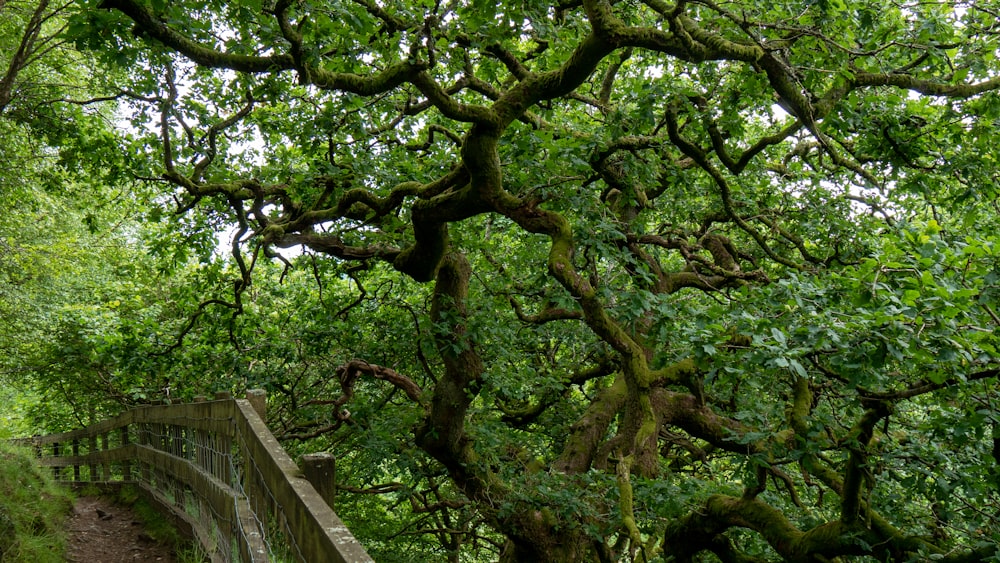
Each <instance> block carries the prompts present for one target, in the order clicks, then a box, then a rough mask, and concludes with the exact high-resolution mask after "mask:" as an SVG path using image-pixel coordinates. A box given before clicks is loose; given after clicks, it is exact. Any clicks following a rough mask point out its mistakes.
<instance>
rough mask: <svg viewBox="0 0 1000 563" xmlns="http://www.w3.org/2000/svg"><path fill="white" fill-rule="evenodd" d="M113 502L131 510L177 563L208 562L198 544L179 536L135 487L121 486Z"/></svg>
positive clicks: (147, 531)
mask: <svg viewBox="0 0 1000 563" xmlns="http://www.w3.org/2000/svg"><path fill="white" fill-rule="evenodd" d="M114 500H115V502H116V503H118V504H122V505H125V506H128V507H129V508H131V509H132V511H133V512H135V515H136V517H137V518H138V519H139V521H141V522H142V525H143V528H144V529H145V530H146V533H147V534H149V536H150V537H151V538H153V539H154V540H156V541H157V542H159V543H160V544H163V545H166V546H169V547H170V549H172V550H173V552H174V555H175V556H176V557H177V561H178V563H203V562H205V561H207V560H208V559H207V558H206V557H205V555H204V553H203V551H202V549H201V547H200V546H199V545H198V543H197V542H196V541H194V540H192V539H190V538H187V537H185V536H184V535H183V534H181V533H180V532H179V531H178V530H177V528H176V527H174V525H173V524H172V523H171V522H170V519H169V518H167V517H165V516H163V514H161V513H160V512H159V511H158V510H156V508H154V507H153V505H151V504H150V503H148V502H146V500H145V499H143V498H142V496H141V495H140V494H139V491H138V489H136V488H135V487H132V486H123V487H122V488H121V489H119V490H118V494H117V496H116V497H115V499H114Z"/></svg>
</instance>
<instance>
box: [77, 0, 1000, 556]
mask: <svg viewBox="0 0 1000 563" xmlns="http://www.w3.org/2000/svg"><path fill="white" fill-rule="evenodd" d="M83 7H84V9H83V10H82V11H81V13H80V15H79V16H77V17H75V18H74V19H73V20H72V22H71V26H70V30H69V32H70V33H71V34H72V35H73V37H75V38H76V41H77V44H78V45H79V46H81V47H85V48H90V49H93V50H95V51H96V52H97V53H99V56H102V57H104V60H105V61H107V62H109V63H112V64H118V65H122V66H121V68H122V69H123V70H122V72H127V73H128V74H129V79H128V81H127V82H125V83H123V84H122V85H121V88H120V92H119V94H122V95H124V96H126V97H127V98H128V99H129V100H131V102H130V103H131V104H132V107H133V108H134V119H135V125H136V127H137V128H141V130H144V131H148V132H149V139H148V146H149V147H150V148H151V149H153V148H155V150H156V152H157V154H158V156H157V158H158V167H159V181H160V183H161V185H162V186H163V193H164V194H166V195H169V196H170V197H171V198H172V199H173V202H174V203H175V207H176V212H177V213H178V214H180V216H182V217H189V218H191V219H190V220H189V221H188V224H187V226H186V227H185V231H184V232H185V233H186V234H190V235H191V236H196V234H197V233H201V234H200V235H199V236H201V237H205V236H206V235H205V234H204V233H205V232H208V231H206V229H211V228H213V227H214V228H215V229H217V230H220V231H221V230H225V229H226V228H227V225H235V234H234V235H233V236H232V254H233V259H234V264H235V265H234V268H235V270H234V271H235V277H234V279H233V281H232V285H231V286H230V289H228V290H227V292H226V293H221V292H219V293H216V294H215V295H211V296H207V297H208V300H206V301H205V302H204V303H203V304H202V305H203V306H202V307H200V308H199V309H198V313H197V315H198V316H201V315H204V314H206V313H205V311H208V310H213V311H214V310H218V311H223V312H225V313H227V314H228V313H237V314H238V313H240V312H244V311H247V310H248V308H249V304H250V303H254V304H255V305H256V304H261V305H264V304H266V303H267V302H268V298H267V296H266V295H264V294H259V295H260V297H259V299H258V298H254V299H251V297H252V296H253V295H254V294H253V289H252V287H253V286H252V285H251V283H252V282H253V280H254V279H255V278H254V272H255V270H259V269H261V268H264V267H265V266H262V264H264V263H266V262H267V261H268V260H272V261H278V262H279V263H281V262H284V263H286V264H287V265H288V266H289V267H297V268H303V269H304V271H305V272H306V275H311V276H312V277H313V278H314V279H315V280H316V281H317V282H319V283H320V286H321V287H323V286H324V284H325V287H326V288H327V293H326V299H327V301H325V302H324V301H315V302H314V303H315V304H314V306H313V307H314V309H313V310H312V311H311V312H310V311H296V312H295V313H288V314H285V312H286V311H287V309H283V308H275V309H274V310H273V312H275V313H277V315H276V316H275V317H274V319H275V320H274V322H275V323H278V322H279V320H280V322H282V324H281V326H282V327H283V329H282V330H283V331H284V332H283V333H282V334H283V335H286V336H287V335H289V334H293V335H294V334H298V335H301V336H303V340H296V339H295V338H293V337H291V336H290V337H289V338H288V340H282V341H281V342H284V343H287V344H293V343H295V342H299V343H302V342H310V343H318V344H317V347H316V348H315V349H314V350H312V351H311V352H310V351H307V350H305V349H304V348H299V349H297V351H296V349H295V348H294V346H293V347H292V348H291V350H293V353H290V354H289V355H288V356H286V358H291V359H292V360H290V361H294V362H296V363H297V365H299V366H302V365H303V364H302V360H303V359H304V358H316V357H319V358H323V357H324V356H323V354H331V355H337V354H343V353H344V352H358V351H361V352H364V353H365V354H367V356H364V355H358V356H357V357H355V358H351V357H344V358H342V359H341V361H340V362H339V363H340V367H339V368H338V369H337V370H336V377H337V380H338V383H339V391H337V392H336V393H337V394H338V395H339V396H338V395H331V396H327V397H325V398H324V397H322V396H315V395H310V394H309V392H308V391H306V390H305V389H302V388H298V390H296V387H295V385H294V384H293V383H294V381H295V380H294V377H295V376H294V375H290V373H289V372H288V371H287V368H289V367H291V364H289V363H285V364H281V363H279V364H277V365H276V366H271V368H270V369H271V373H272V375H273V376H274V378H273V379H272V380H271V384H272V385H273V386H274V388H276V389H279V390H282V391H283V394H284V396H285V398H287V399H288V400H289V401H290V404H291V405H292V406H293V407H294V406H295V405H296V404H297V403H296V401H299V404H303V409H304V410H303V412H302V413H300V412H298V410H295V409H293V410H290V411H289V412H288V413H287V419H286V420H287V421H288V424H289V429H288V432H287V436H286V437H287V438H289V439H293V438H295V437H298V438H300V439H305V438H307V437H311V438H316V437H325V438H326V439H327V440H329V442H328V443H329V444H331V447H336V446H339V447H342V448H344V449H343V450H342V453H343V455H344V457H345V458H346V459H348V460H351V459H359V458H360V459H365V460H374V461H375V464H374V465H371V464H369V465H367V468H362V467H361V463H358V464H357V465H352V464H351V463H350V461H349V463H348V464H347V466H348V468H349V469H350V468H352V467H353V472H351V471H348V474H347V480H348V481H349V480H350V479H357V480H358V481H359V482H364V486H357V487H353V486H350V485H344V486H343V488H344V489H345V490H349V491H353V492H356V493H376V494H378V493H384V494H389V495H395V496H396V497H397V498H399V499H400V500H401V501H402V502H405V501H406V500H409V501H411V503H412V505H411V506H412V511H411V515H412V516H413V517H414V518H424V519H423V520H420V522H421V524H420V525H414V527H412V528H406V530H407V533H409V532H411V531H423V532H426V533H427V534H429V535H430V536H431V537H436V538H438V542H439V545H440V546H441V549H443V550H444V551H446V552H447V553H448V557H449V558H450V559H451V560H455V561H457V560H460V559H461V557H462V556H463V555H462V554H469V555H468V556H470V557H499V558H500V559H501V560H505V561H583V560H600V561H614V560H643V561H651V560H654V559H657V558H661V559H664V560H672V561H694V560H702V559H704V558H705V557H707V554H714V556H715V557H716V558H718V559H719V560H722V561H763V560H772V559H775V558H780V559H783V560H786V561H830V560H837V559H838V558H840V559H841V560H843V559H847V558H862V559H863V558H869V559H870V560H879V561H884V560H893V561H906V560H916V559H925V558H928V557H932V558H935V559H940V560H944V561H978V560H984V559H987V558H991V557H992V558H997V557H998V556H1000V555H998V547H997V545H998V540H1000V528H998V527H997V524H996V522H995V519H994V518H992V517H991V515H993V514H995V513H996V509H997V507H998V505H1000V497H998V490H997V486H996V482H997V476H998V469H997V466H998V464H1000V445H998V444H1000V442H998V440H1000V438H998V436H1000V422H998V419H1000V413H998V410H997V406H996V401H997V399H998V398H997V392H996V381H997V375H998V355H997V352H996V345H997V342H996V340H997V338H996V330H997V326H998V325H1000V318H998V317H997V312H996V303H997V300H996V296H997V287H998V284H997V282H998V278H1000V274H998V270H997V256H998V252H1000V248H998V246H997V245H998V241H997V237H996V235H992V234H990V233H994V232H996V228H997V223H998V211H1000V210H998V209H997V207H996V203H995V201H996V196H997V193H996V189H995V186H996V184H997V179H998V178H997V169H996V163H997V158H998V152H997V147H996V146H995V143H992V142H991V140H992V139H991V135H992V131H994V130H995V127H996V125H997V120H998V119H1000V97H998V94H997V88H998V87H1000V77H998V62H997V59H996V54H997V43H996V42H997V37H998V34H997V20H998V18H997V14H998V13H1000V5H998V4H996V3H994V2H988V1H983V2H979V1H976V2H962V3H954V2H929V3H926V2H922V3H909V4H899V3H895V4H886V3H873V2H857V3H845V2H841V1H839V0H830V1H820V2H811V1H810V2H789V3H784V4H773V3H763V4H762V3H754V2H730V3H723V4H717V3H713V2H708V1H700V2H683V1H682V2H678V3H676V4H667V3H665V2H660V1H658V0H647V1H643V2H634V1H630V2H615V3H612V2H608V1H606V0H582V1H580V2H576V1H573V0H569V1H565V2H560V3H557V4H555V5H548V4H539V3H534V2H498V3H485V2H476V1H473V2H471V3H470V2H434V3H431V2H418V3H400V2H382V3H379V2H370V1H367V0H355V1H352V2H347V1H344V2H334V3H326V2H322V3H321V2H311V1H306V0H303V1H300V2H290V1H287V0H277V1H276V2H274V3H271V2H267V3H261V2H259V1H254V2H250V1H237V2H217V1H212V2H207V3H206V2H197V3H195V2H186V1H181V2H169V3H167V2H159V1H152V2H145V1H143V0H102V1H101V2H99V3H97V2H85V3H83ZM208 236H209V237H210V236H211V235H208ZM202 240H204V238H203V239H202ZM293 247H300V248H301V249H303V252H304V254H301V255H299V256H298V257H294V258H287V257H281V256H280V254H278V252H277V250H278V249H288V248H293ZM376 287H377V288H378V289H374V288H376ZM330 288H334V289H335V291H336V292H339V293H335V294H334V295H333V296H331V295H330V291H331V289H330ZM275 291H280V290H275ZM349 291H353V292H354V296H353V297H352V296H349V295H348V294H347V293H346V292H349ZM277 297H280V295H278V296H277ZM277 297H276V298H275V299H274V300H272V301H271V302H272V303H279V302H281V300H280V299H277ZM331 300H342V301H343V303H341V304H340V305H338V306H334V305H331V303H333V301H331ZM295 302H296V303H297V305H296V306H297V307H301V306H302V305H298V303H302V301H301V300H297V301H295ZM264 306H266V305H264ZM250 312H251V313H253V311H250ZM256 318H261V317H256ZM232 322H234V323H239V322H240V321H238V320H233V321H232ZM260 322H261V323H265V322H267V321H264V320H261V321H260ZM324 323H325V324H324ZM193 326H194V325H192V324H188V325H185V327H186V328H185V330H182V331H180V333H179V335H180V336H179V340H178V342H179V343H182V342H183V340H184V338H185V337H187V336H189V335H191V334H193V333H191V330H192V327H193ZM233 326H236V325H233ZM244 326H248V325H244ZM324 327H325V328H324ZM341 327H348V328H347V332H346V333H344V332H335V331H334V330H333V329H334V328H337V329H339V328H341ZM269 330H273V325H272V328H265V327H263V326H261V327H259V328H258V329H256V332H255V331H254V330H251V331H250V332H247V333H244V334H243V335H242V336H240V335H239V334H237V333H234V332H232V331H230V334H231V335H234V334H235V336H233V340H234V342H236V343H237V345H239V346H246V347H245V348H244V352H246V353H248V354H251V355H252V354H254V353H257V354H263V353H264V352H262V351H261V348H259V347H256V348H255V347H250V346H248V344H249V343H250V342H258V343H259V342H261V340H260V338H261V336H262V335H261V332H264V333H266V332H267V331H269ZM351 331H353V332H351ZM389 335H392V337H393V338H396V339H398V340H393V341H391V342H389V341H388V340H387V338H388V337H389ZM407 335H412V337H408V336H407ZM273 336H275V337H277V336H279V335H277V334H273ZM305 337H308V338H305ZM365 338H378V339H379V340H378V341H375V342H372V341H371V340H367V341H366V340H365ZM324 339H325V344H323V342H324ZM264 340H265V341H266V340H267V339H264ZM280 347H281V346H280V345H276V346H275V348H274V351H275V352H276V353H277V352H279V350H278V349H279V348H280ZM327 360H328V358H327ZM322 371H323V370H318V372H317V371H316V370H308V369H303V371H301V372H298V373H301V374H302V377H305V374H307V373H309V374H310V376H309V377H310V378H311V379H309V380H310V381H314V382H316V381H318V382H319V383H318V385H319V387H320V388H321V389H323V390H328V389H329V386H328V385H326V383H325V382H323V381H322V380H321V379H317V378H318V377H320V374H321V373H322ZM282 372H284V374H283V373H282ZM332 376H333V374H331V373H326V377H328V378H329V377H332ZM327 392H329V391H327ZM310 401H313V405H312V406H315V401H319V402H325V404H324V406H323V408H325V409H327V411H326V414H321V413H316V412H314V411H311V412H313V414H315V416H317V417H318V418H315V419H312V420H306V419H305V418H299V419H298V421H296V417H298V416H300V414H301V415H302V416H303V417H304V416H305V410H306V407H309V408H311V406H310V405H309V404H308V403H309V402H310ZM323 417H325V422H324V418H323ZM401 423H402V426H403V427H400V424H401ZM307 429H308V432H307V431H306V430H307ZM359 443H364V444H365V448H364V449H363V450H362V451H356V450H353V451H347V450H346V448H347V446H348V445H352V444H353V445H356V444H359ZM380 475H384V476H385V477H386V478H388V479H391V480H392V481H393V482H392V483H374V484H375V485H377V486H371V485H373V483H372V482H371V480H373V479H375V478H376V477H378V476H380ZM443 477H445V478H446V479H445V480H442V478H443ZM831 499H832V500H831ZM396 506H398V503H397V505H396ZM358 514H360V509H359V512H358ZM423 515H427V516H426V517H425V516H423ZM359 518H360V516H359ZM414 522H416V520H414ZM491 554H492V555H491Z"/></svg>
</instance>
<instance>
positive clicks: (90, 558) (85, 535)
mask: <svg viewBox="0 0 1000 563" xmlns="http://www.w3.org/2000/svg"><path fill="white" fill-rule="evenodd" d="M66 532H67V535H68V537H69V549H67V550H66V558H67V561H69V562H71V563H133V562H135V561H144V562H145V561H159V562H162V563H176V561H177V560H176V558H175V557H174V554H173V552H172V551H171V549H170V548H169V547H167V546H164V545H160V544H159V543H157V542H156V540H154V539H153V538H152V537H150V536H149V534H147V533H146V530H145V528H143V526H142V522H140V521H139V519H138V517H137V516H136V515H135V513H134V512H132V510H131V509H129V508H128V507H126V506H121V505H118V504H115V503H114V502H112V501H110V500H107V499H104V498H100V497H80V498H78V499H77V500H76V504H75V505H74V506H73V514H72V515H71V516H70V517H69V519H68V520H67V522H66Z"/></svg>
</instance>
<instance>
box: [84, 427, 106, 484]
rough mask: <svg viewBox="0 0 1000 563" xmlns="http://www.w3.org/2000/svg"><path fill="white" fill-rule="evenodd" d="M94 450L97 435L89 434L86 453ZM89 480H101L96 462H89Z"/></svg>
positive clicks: (95, 449) (95, 448) (91, 452)
mask: <svg viewBox="0 0 1000 563" xmlns="http://www.w3.org/2000/svg"><path fill="white" fill-rule="evenodd" d="M102 436H103V434H102ZM96 451H97V435H96V434H91V435H90V439H88V440H87V453H88V454H93V453H94V452H96ZM90 480H91V481H100V480H101V476H100V475H99V474H98V470H97V464H96V463H93V462H92V463H91V464H90Z"/></svg>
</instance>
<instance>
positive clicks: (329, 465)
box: [302, 452, 337, 508]
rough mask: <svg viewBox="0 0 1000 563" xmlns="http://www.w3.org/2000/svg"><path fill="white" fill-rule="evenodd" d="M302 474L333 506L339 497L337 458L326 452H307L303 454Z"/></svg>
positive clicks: (331, 506)
mask: <svg viewBox="0 0 1000 563" xmlns="http://www.w3.org/2000/svg"><path fill="white" fill-rule="evenodd" d="M302 474H303V475H305V477H306V480H307V481H309V482H310V483H312V486H313V488H314V489H316V492H317V493H319V495H320V496H321V497H323V500H325V501H326V503H327V504H328V505H330V508H333V503H334V501H335V500H336V498H337V479H336V476H337V458H335V457H333V454H329V453H326V452H317V453H312V454H306V455H304V456H302Z"/></svg>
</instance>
